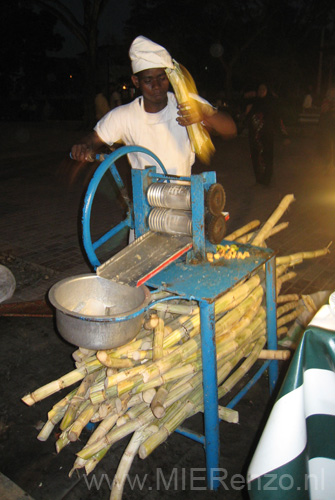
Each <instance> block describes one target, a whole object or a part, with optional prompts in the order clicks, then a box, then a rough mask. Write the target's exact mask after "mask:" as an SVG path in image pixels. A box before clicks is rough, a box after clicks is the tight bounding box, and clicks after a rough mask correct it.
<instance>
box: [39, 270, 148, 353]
mask: <svg viewBox="0 0 335 500" xmlns="http://www.w3.org/2000/svg"><path fill="white" fill-rule="evenodd" d="M49 299H50V302H51V304H52V305H53V306H54V307H55V309H56V324H57V329H58V331H59V333H60V334H61V336H62V337H63V338H64V339H65V340H67V341H68V342H70V343H71V344H74V345H76V346H78V347H85V348H87V349H94V350H98V349H113V348H115V347H119V346H121V345H124V344H127V342H130V340H132V339H133V338H134V337H136V335H137V334H138V332H139V331H140V329H141V325H142V319H143V315H144V312H145V310H146V307H147V306H148V304H149V302H150V292H149V289H148V288H147V287H146V286H144V285H142V286H140V287H138V288H134V287H131V286H129V285H124V284H121V283H116V282H114V281H110V280H107V279H105V278H101V277H100V276H97V275H96V274H83V275H79V276H72V277H70V278H65V279H63V280H61V281H59V282H58V283H56V284H55V285H53V286H52V287H51V289H50V291H49Z"/></svg>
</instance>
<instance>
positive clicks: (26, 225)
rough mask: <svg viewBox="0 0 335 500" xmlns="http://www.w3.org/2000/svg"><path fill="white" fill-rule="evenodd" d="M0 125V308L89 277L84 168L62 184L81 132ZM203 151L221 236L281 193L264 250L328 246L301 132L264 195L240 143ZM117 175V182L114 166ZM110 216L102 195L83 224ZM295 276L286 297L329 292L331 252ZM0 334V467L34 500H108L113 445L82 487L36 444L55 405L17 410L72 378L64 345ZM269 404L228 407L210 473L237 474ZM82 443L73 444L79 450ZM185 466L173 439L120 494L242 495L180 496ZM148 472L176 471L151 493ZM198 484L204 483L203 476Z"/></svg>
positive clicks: (47, 332)
mask: <svg viewBox="0 0 335 500" xmlns="http://www.w3.org/2000/svg"><path fill="white" fill-rule="evenodd" d="M0 127H1V137H2V147H1V150H0V151H1V152H0V178H1V183H0V190H1V196H0V206H1V212H2V217H1V220H0V256H1V259H2V260H1V263H5V265H6V264H7V265H8V267H9V268H11V269H12V270H13V272H14V274H16V270H17V280H18V286H17V289H16V292H15V294H14V296H13V297H12V299H11V300H10V302H14V303H15V302H24V301H32V300H39V299H43V298H44V297H45V296H46V294H47V292H48V290H49V288H50V287H51V285H52V284H53V283H55V282H57V281H59V280H60V279H61V278H62V277H68V276H72V275H76V274H80V273H86V272H90V271H91V269H90V266H89V265H88V263H87V262H86V259H85V257H84V254H83V251H82V246H81V242H80V237H79V234H80V231H79V229H78V228H80V214H81V208H80V207H81V203H82V197H83V193H84V192H85V186H86V185H87V182H88V179H89V178H90V175H91V174H92V167H90V168H88V169H87V171H86V172H80V173H78V175H77V176H74V170H73V165H72V163H71V161H70V160H69V159H68V150H69V147H70V145H71V144H72V143H73V142H74V141H75V140H77V139H78V138H79V137H80V136H81V135H83V134H84V133H85V131H83V130H80V128H79V126H78V124H76V123H44V124H27V123H9V124H8V123H2V124H0ZM215 145H216V148H217V152H216V156H215V159H214V161H213V164H212V166H211V168H212V169H215V170H216V171H217V176H218V181H220V182H221V183H222V184H223V185H224V187H225V190H226V194H227V205H226V207H227V210H229V212H230V214H231V219H230V230H231V231H232V230H234V229H236V228H237V227H239V226H241V225H243V224H245V223H247V222H249V221H250V220H253V219H255V218H257V219H260V220H261V221H262V222H265V220H266V219H267V218H268V217H269V215H270V214H271V213H272V212H273V210H274V209H275V208H276V207H277V205H278V203H279V202H280V200H281V199H282V198H283V196H284V195H285V194H288V193H293V194H294V195H295V199H296V201H295V202H294V203H293V204H292V205H291V207H290V209H289V210H288V212H287V213H286V214H285V215H284V217H283V219H282V220H283V221H289V227H288V229H286V230H285V231H284V232H283V233H280V234H279V235H277V236H274V237H273V238H272V239H271V240H270V242H269V243H270V246H271V247H272V248H273V249H275V250H277V251H278V253H279V254H281V255H285V254H289V253H295V252H299V251H308V250H315V249H318V248H322V247H325V246H327V245H328V243H329V242H330V241H332V240H334V237H335V224H334V213H335V212H334V209H335V195H334V193H335V190H334V188H335V169H333V170H332V171H330V172H328V173H326V172H325V171H324V166H323V165H322V163H321V161H320V159H319V158H318V154H317V150H316V143H315V128H314V127H313V126H305V127H303V128H301V129H292V130H291V144H290V145H288V146H283V145H282V144H281V142H280V141H278V143H277V144H276V154H275V158H276V159H275V175H274V179H273V182H272V184H271V186H270V187H268V188H264V187H262V186H259V185H256V184H255V182H254V178H253V174H252V169H251V165H250V160H249V155H248V144H247V137H246V136H244V135H242V136H239V137H238V138H236V139H235V140H234V141H232V142H229V143H225V142H223V141H221V140H220V139H219V138H216V139H215ZM198 170H199V169H198ZM121 171H122V172H123V173H124V175H126V174H125V169H124V167H121ZM121 212H122V207H121V205H117V204H116V202H115V198H114V197H111V196H110V194H108V195H106V194H105V193H103V194H102V197H101V201H100V205H99V207H98V208H97V211H96V213H94V214H93V216H92V217H93V219H94V223H95V225H96V229H97V230H100V229H102V228H104V227H105V226H106V228H107V227H109V224H110V221H111V220H115V219H117V218H121ZM121 243H122V242H121ZM109 251H110V252H113V251H115V249H109ZM296 272H297V277H296V278H295V279H294V280H292V281H291V282H290V284H289V285H287V288H286V290H287V292H299V293H304V294H307V293H314V292H317V291H319V290H334V289H335V251H334V250H333V251H332V252H331V253H330V254H328V255H327V256H325V257H322V258H320V259H316V260H313V261H308V262H304V263H303V264H301V265H299V266H297V268H296ZM0 326H1V332H2V333H1V349H0V353H1V362H0V372H1V377H0V380H1V385H2V388H1V391H2V394H4V396H5V397H4V398H3V401H2V403H1V415H2V417H1V427H0V450H1V453H0V455H1V459H0V470H1V471H2V472H3V473H4V474H5V475H7V476H8V477H9V478H10V479H12V480H13V481H15V482H16V483H17V484H18V485H19V486H20V487H21V488H23V489H24V490H25V491H27V492H28V493H29V494H30V495H31V496H32V497H33V498H35V499H36V500H39V499H40V500H56V499H57V500H58V499H64V500H65V499H66V500H79V499H80V500H85V499H91V498H94V499H97V498H104V499H106V498H108V484H107V477H108V478H109V479H111V478H112V471H113V470H115V467H116V465H117V462H118V459H119V457H120V454H121V452H122V451H123V450H122V449H123V448H124V446H125V445H123V444H120V445H119V446H118V447H116V448H115V450H114V453H111V454H109V455H108V456H107V457H105V459H104V461H103V462H102V465H101V469H99V473H100V474H104V473H105V474H107V476H105V479H103V480H102V482H101V485H100V486H92V485H91V489H90V487H89V485H88V483H87V482H85V480H84V479H83V478H80V477H78V478H77V477H73V478H72V479H71V480H70V479H68V477H67V472H68V470H69V469H70V468H71V464H72V462H73V453H74V452H75V451H76V450H75V446H74V447H73V448H71V450H70V449H65V450H64V452H62V454H60V455H59V456H57V455H56V454H55V452H54V438H53V437H52V438H50V439H49V441H47V442H46V443H40V442H38V441H37V440H36V434H37V430H36V426H38V423H39V421H40V420H43V419H44V418H45V414H46V412H47V411H48V410H49V409H50V407H51V406H52V404H54V402H56V401H57V400H58V399H59V398H55V400H54V399H53V398H48V400H46V401H44V402H42V403H40V404H39V405H37V406H36V407H33V408H28V407H25V406H24V405H23V403H21V401H20V398H21V396H22V395H23V394H25V393H26V392H28V391H30V390H32V389H35V388H36V387H39V386H40V385H42V384H43V383H46V382H48V381H50V380H52V379H53V378H56V377H57V376H59V375H61V374H63V373H66V372H67V371H70V370H71V369H72V366H73V364H72V360H71V357H70V354H71V352H72V351H73V350H74V349H73V347H72V346H69V345H67V344H65V343H64V342H63V341H62V340H61V339H60V338H59V337H58V336H57V334H56V333H55V328H54V324H53V320H52V319H51V318H38V319H36V318H32V317H26V318H5V317H0ZM283 371H284V369H283ZM269 404H270V405H271V401H270V402H269V398H268V396H267V380H266V377H263V379H262V380H261V382H260V383H259V384H257V385H256V386H254V388H253V389H252V390H251V391H250V392H249V393H248V395H247V396H246V397H245V398H244V399H243V400H242V401H241V402H240V403H239V404H238V407H237V409H238V410H239V412H240V424H239V425H238V426H232V425H231V424H230V425H228V424H222V425H221V426H220V433H221V456H220V462H221V463H220V465H221V466H222V467H223V468H225V469H226V471H227V474H228V477H229V478H231V477H232V476H233V475H234V474H245V471H246V467H247V464H248V460H250V456H251V454H252V450H253V447H254V445H255V443H256V442H257V437H258V435H259V432H260V430H261V428H262V425H263V423H264V421H265V420H266V416H267V411H268V408H269ZM193 426H195V428H198V427H199V428H201V419H200V417H199V418H195V419H193ZM85 432H86V431H85ZM87 432H88V431H87ZM86 439H87V436H84V437H83V441H85V440H86ZM71 446H72V445H71ZM174 467H176V468H177V469H174ZM192 467H193V468H196V467H197V468H200V469H201V468H203V467H204V456H203V451H202V448H201V446H200V445H198V444H196V443H193V442H190V441H189V440H187V439H186V438H183V437H180V436H177V435H173V436H171V437H170V438H169V440H168V442H167V443H166V444H165V445H163V446H162V447H160V448H159V449H158V450H157V451H156V452H155V453H154V454H153V455H152V456H151V457H149V458H148V459H147V460H145V461H140V460H138V461H137V462H136V463H134V466H133V468H132V471H133V474H134V475H135V474H139V477H140V478H142V479H143V478H144V477H145V476H144V475H145V474H147V473H148V474H149V475H148V477H147V483H146V484H144V486H143V488H139V487H137V488H135V489H132V488H131V487H130V485H128V486H127V488H126V490H125V495H124V498H127V499H135V498H136V499H137V498H144V497H145V498H150V499H156V498H162V497H163V498H169V497H170V496H171V497H172V496H173V495H177V497H179V496H180V495H181V491H182V489H183V488H182V486H183V482H182V481H183V474H186V490H185V491H184V492H183V498H192V499H194V498H199V499H204V498H219V497H220V498H226V499H228V500H230V499H240V498H247V493H246V492H242V493H241V491H238V490H235V489H233V488H232V487H229V489H228V490H227V491H226V489H224V491H223V492H222V490H220V492H219V493H210V492H206V491H202V490H193V491H190V481H191V479H190V470H191V468H192ZM158 468H161V469H162V471H163V472H164V474H165V479H166V481H168V478H169V477H170V475H171V474H172V473H173V471H174V470H176V471H177V474H178V481H177V485H176V488H174V485H175V483H173V486H170V488H169V489H168V490H167V491H166V490H165V489H164V488H163V490H164V491H162V489H161V491H157V490H158V486H157V475H156V474H157V470H158ZM197 475H198V473H197ZM199 475H200V476H201V475H204V471H203V470H202V471H200V472H199ZM99 477H100V478H101V477H103V476H101V475H100V476H99ZM184 480H185V478H184ZM172 482H173V481H172ZM171 485H172V483H171ZM193 486H195V483H194V484H193ZM196 486H199V487H200V488H202V487H204V481H201V480H200V481H199V483H197V484H196ZM223 493H224V494H223Z"/></svg>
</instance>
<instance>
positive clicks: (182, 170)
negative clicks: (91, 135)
mask: <svg viewBox="0 0 335 500" xmlns="http://www.w3.org/2000/svg"><path fill="white" fill-rule="evenodd" d="M177 111H178V109H177V100H176V98H175V95H174V94H173V93H172V92H168V104H167V106H166V107H165V108H164V109H162V111H159V112H158V113H147V112H146V111H145V110H144V106H143V98H142V97H138V98H136V99H135V100H134V101H132V102H130V103H129V104H125V105H123V106H119V107H117V108H115V109H113V110H111V111H110V112H109V113H107V114H106V115H105V116H104V117H103V118H102V119H101V120H100V121H99V122H98V123H97V124H96V126H95V128H94V130H95V131H96V133H97V134H98V136H99V137H100V139H102V140H103V141H104V142H105V143H106V144H108V145H110V146H111V145H112V144H113V143H115V142H120V141H122V142H123V143H124V144H125V145H126V146H130V145H136V146H142V147H144V148H147V149H149V150H150V151H152V152H153V153H154V154H155V155H156V156H157V157H158V158H159V159H160V161H161V162H162V163H163V165H164V167H165V168H166V170H167V172H168V174H171V175H177V176H187V177H188V176H190V175H191V167H192V165H193V163H194V160H195V155H194V152H193V151H192V147H191V143H190V140H189V137H188V134H187V129H186V127H183V126H181V125H179V123H178V122H177V120H176V119H177V116H178V115H177ZM128 157H129V161H130V164H131V166H132V167H133V168H140V169H143V168H145V167H146V166H149V165H150V166H151V165H156V162H155V161H154V160H153V159H152V158H151V157H149V156H148V155H146V154H143V153H131V154H129V155H128ZM157 171H158V172H160V173H161V169H160V168H158V169H157Z"/></svg>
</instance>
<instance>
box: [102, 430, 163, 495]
mask: <svg viewBox="0 0 335 500" xmlns="http://www.w3.org/2000/svg"><path fill="white" fill-rule="evenodd" d="M157 430H158V427H157V426H155V425H149V426H148V427H145V428H144V429H139V430H138V431H135V432H134V434H133V436H132V438H131V440H130V441H129V443H128V446H127V448H126V449H125V452H124V453H123V455H122V458H121V460H120V463H119V466H118V468H117V471H116V473H115V476H114V479H113V484H112V491H111V494H110V497H109V498H110V500H121V498H122V493H123V489H124V484H125V481H126V478H127V475H128V472H129V470H130V467H131V464H132V463H133V460H134V458H135V456H136V454H137V452H138V449H139V447H140V445H141V444H142V443H143V441H145V440H146V439H147V438H148V437H149V436H151V435H152V434H153V433H155V432H157Z"/></svg>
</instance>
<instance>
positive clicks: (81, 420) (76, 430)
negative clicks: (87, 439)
mask: <svg viewBox="0 0 335 500" xmlns="http://www.w3.org/2000/svg"><path fill="white" fill-rule="evenodd" d="M96 410H97V406H95V405H92V403H89V405H88V406H87V407H86V408H85V409H84V410H83V411H82V412H81V413H80V415H79V416H78V417H77V418H76V420H75V421H74V422H73V424H72V426H71V430H70V432H69V440H70V441H71V442H74V441H77V439H78V438H79V436H80V434H81V433H82V430H83V428H84V427H85V425H87V424H88V422H89V421H90V420H91V417H92V416H93V415H94V413H95V412H96Z"/></svg>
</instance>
